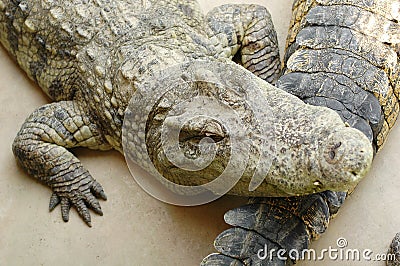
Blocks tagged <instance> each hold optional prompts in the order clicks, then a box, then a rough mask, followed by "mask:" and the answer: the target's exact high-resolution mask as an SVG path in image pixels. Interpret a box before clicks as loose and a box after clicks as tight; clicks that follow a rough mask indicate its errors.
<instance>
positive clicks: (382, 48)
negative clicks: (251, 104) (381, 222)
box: [202, 0, 400, 265]
mask: <svg viewBox="0 0 400 266" xmlns="http://www.w3.org/2000/svg"><path fill="white" fill-rule="evenodd" d="M399 14H400V4H399V1H397V0H383V1H380V0H373V1H358V0H298V1H295V2H294V4H293V15H292V21H291V25H290V29H289V36H288V37H287V49H286V54H285V62H284V63H285V66H284V72H283V75H282V76H281V77H280V78H279V80H278V82H277V86H278V87H279V88H281V89H283V90H285V91H287V92H289V93H292V94H293V95H296V96H298V97H299V98H301V99H302V100H303V101H305V102H307V103H309V104H312V105H318V106H325V107H329V108H331V109H333V110H335V111H336V112H337V113H339V114H340V116H341V117H342V119H343V120H344V121H346V122H347V123H348V124H350V125H351V126H353V127H355V128H358V129H359V130H360V131H362V132H363V133H364V134H365V135H366V136H367V137H368V138H369V139H370V141H371V142H372V144H373V145H374V146H375V147H376V149H377V151H379V149H381V148H382V146H383V144H384V142H385V140H386V137H387V134H388V132H389V130H390V128H391V127H392V126H393V125H394V123H395V121H396V119H397V116H398V112H399V103H398V95H399V94H398V89H399V84H398V80H399V50H398V45H399V42H400V40H399V33H400V31H399V27H400V24H399V18H400V17H399ZM350 192H351V191H350ZM346 196H347V193H346V192H331V191H326V192H322V193H317V194H313V195H306V196H301V197H292V198H255V199H250V200H249V204H248V205H245V206H241V207H239V208H236V209H233V210H230V211H228V212H227V213H226V214H225V221H226V222H227V223H228V224H230V225H232V226H234V228H231V229H228V230H226V231H224V232H222V233H221V234H220V235H219V236H217V238H216V240H215V242H214V246H215V248H216V250H217V251H218V252H219V253H214V254H211V255H209V256H207V257H206V258H205V259H204V260H203V262H202V265H253V264H255V265H292V264H293V263H294V262H295V261H296V260H298V259H299V258H289V254H288V253H287V252H286V253H285V254H283V257H285V256H286V257H287V260H279V259H278V258H277V257H273V258H271V257H269V255H268V254H266V255H267V256H266V257H265V258H264V259H260V258H258V257H257V252H258V250H260V248H263V247H264V245H267V247H268V249H269V250H271V249H273V248H274V249H284V250H286V251H289V250H292V249H295V250H297V251H298V254H301V252H302V250H304V249H306V248H308V247H309V243H310V241H311V240H313V239H316V238H318V236H320V235H321V234H322V233H323V232H324V231H325V230H326V229H327V227H328V224H329V221H330V219H331V218H332V217H333V216H334V215H335V214H336V213H337V211H338V209H339V208H340V206H341V205H342V204H343V202H344V200H345V198H346ZM399 246H400V239H399V234H397V235H396V237H395V238H394V239H393V241H392V244H391V245H390V249H389V251H388V253H390V254H394V257H392V258H391V260H390V261H387V265H399V258H400V249H399ZM262 254H263V255H264V253H262ZM275 255H276V253H275ZM281 255H282V254H281Z"/></svg>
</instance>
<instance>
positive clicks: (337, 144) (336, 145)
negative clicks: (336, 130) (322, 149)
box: [333, 142, 342, 149]
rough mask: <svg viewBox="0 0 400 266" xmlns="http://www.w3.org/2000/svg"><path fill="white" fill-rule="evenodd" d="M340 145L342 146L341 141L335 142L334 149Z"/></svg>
mask: <svg viewBox="0 0 400 266" xmlns="http://www.w3.org/2000/svg"><path fill="white" fill-rule="evenodd" d="M340 146H342V142H339V143H336V144H335V146H333V148H334V149H337V148H339V147H340Z"/></svg>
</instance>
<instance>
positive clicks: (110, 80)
mask: <svg viewBox="0 0 400 266" xmlns="http://www.w3.org/2000/svg"><path fill="white" fill-rule="evenodd" d="M271 25H272V23H271V19H270V15H269V13H268V12H267V10H266V9H265V8H263V7H259V6H255V5H228V6H223V7H221V8H219V9H216V10H214V11H213V12H211V13H210V14H209V15H208V16H206V17H204V16H203V15H202V14H201V12H200V8H199V6H198V4H197V3H196V2H195V1H179V0H175V1H173V0H172V1H134V0H131V1H99V0H96V1H95V0H93V1H89V0H74V1H54V0H42V1H14V0H12V1H6V0H1V1H0V40H1V43H2V45H3V46H4V47H5V49H6V50H7V51H8V52H9V53H10V54H11V56H12V57H13V58H14V59H15V60H16V62H17V63H18V64H19V65H20V67H21V68H22V69H23V70H24V71H25V72H26V73H27V75H28V77H29V78H31V79H32V80H34V81H35V82H36V83H37V84H38V85H39V86H40V87H41V88H42V89H43V91H44V92H45V93H46V94H47V95H48V96H49V97H50V98H51V99H52V100H54V102H53V103H50V104H47V105H44V106H42V107H39V108H38V109H37V110H35V111H34V112H33V113H32V115H31V116H29V117H28V118H27V119H26V121H25V122H24V124H23V125H22V127H21V129H20V131H19V133H18V134H17V136H16V138H15V140H14V143H13V146H12V149H13V152H14V155H15V157H16V159H17V161H18V163H19V164H20V165H21V166H22V168H23V169H24V170H25V171H26V172H27V173H28V174H30V175H31V176H33V177H34V178H36V179H38V180H39V181H41V182H42V183H44V184H46V185H47V186H49V187H50V188H51V189H52V191H53V194H52V195H51V197H50V203H49V209H50V210H53V209H54V208H55V207H56V206H57V205H58V204H60V205H61V214H62V219H63V220H64V221H68V220H69V210H70V208H71V207H74V208H76V210H77V211H78V213H79V215H80V216H81V217H82V218H83V220H84V221H85V222H86V223H87V224H88V225H89V226H91V215H90V212H89V209H92V210H93V211H94V212H95V213H97V214H99V215H102V213H103V212H102V210H101V207H100V203H99V201H98V198H100V199H104V200H105V199H106V194H105V192H104V190H103V188H102V186H101V185H100V183H98V182H97V181H96V180H95V179H94V178H93V177H92V176H91V175H90V173H89V172H88V171H87V170H86V169H85V168H84V167H83V166H82V164H81V162H80V161H79V159H78V158H76V157H75V156H74V155H73V154H72V153H71V151H70V150H69V149H72V148H74V147H87V148H90V149H97V150H110V149H116V150H118V151H120V152H122V150H123V149H122V127H123V124H124V116H125V111H126V109H127V107H128V104H129V102H130V100H131V98H132V97H133V94H134V93H135V91H137V90H138V88H143V86H144V87H145V88H146V86H145V85H146V84H147V83H146V82H148V81H149V80H150V81H151V80H154V79H155V77H156V76H157V73H160V71H161V72H162V70H163V69H167V68H168V67H172V66H176V65H181V68H179V69H180V70H181V71H182V75H181V76H180V77H181V78H184V76H185V75H184V72H185V71H186V70H187V71H189V70H188V69H189V68H190V66H192V65H193V62H194V61H203V62H204V61H205V62H208V63H209V64H211V65H218V64H219V65H220V64H222V65H223V67H217V69H219V71H220V73H211V75H214V76H213V77H212V79H213V82H208V83H207V82H204V79H206V81H207V77H208V75H209V74H210V73H209V72H210V71H208V70H207V69H196V70H195V71H196V73H197V74H198V75H199V76H200V78H202V80H203V81H200V83H196V84H195V86H194V87H191V88H189V92H188V95H186V96H188V97H189V98H190V99H191V98H193V96H194V95H196V93H197V94H199V95H202V96H207V95H208V96H209V97H210V96H213V97H214V98H215V99H216V100H217V101H218V102H222V103H225V105H230V106H233V107H232V108H236V110H237V111H238V113H239V114H240V115H241V117H242V120H241V121H242V122H243V126H248V127H249V128H250V131H251V130H252V131H251V132H253V135H257V132H258V131H257V124H254V122H252V121H253V120H254V112H252V110H250V109H249V107H248V106H247V105H246V101H245V100H246V97H248V95H251V93H257V94H256V95H258V96H259V97H265V98H266V99H267V101H268V107H269V108H268V109H269V110H268V111H271V110H272V112H273V113H275V115H274V117H271V118H269V117H268V115H269V114H270V113H271V112H266V111H265V110H263V109H262V108H261V109H260V108H259V109H257V112H258V115H261V117H265V118H266V119H268V121H269V122H271V123H272V124H273V128H274V130H275V131H273V132H272V133H274V136H275V142H276V143H275V145H276V146H274V147H275V148H276V156H275V157H274V158H273V160H272V165H271V171H270V172H269V173H268V175H267V176H265V177H263V178H265V179H262V180H261V183H260V184H259V186H258V187H257V188H256V189H254V190H252V191H249V184H250V177H251V175H252V172H254V171H255V169H254V167H255V165H254V164H253V162H257V158H258V157H259V156H258V155H259V153H260V151H258V150H257V146H255V145H253V146H252V153H250V155H249V156H250V160H249V161H250V162H251V163H249V165H248V167H247V169H245V171H244V174H243V177H242V179H241V181H239V182H238V184H237V185H236V186H235V187H234V188H233V189H232V191H231V192H232V193H236V194H239V195H245V196H251V195H252V196H288V195H301V194H307V193H314V192H320V191H325V190H329V189H335V190H347V189H351V188H352V187H354V186H355V184H356V183H357V182H358V181H359V180H360V179H361V178H362V177H363V176H364V175H365V173H366V172H367V171H368V169H369V167H370V164H371V161H372V156H373V151H372V148H371V145H370V144H369V141H368V139H367V138H366V137H365V136H364V135H363V134H362V133H361V132H360V131H358V130H356V129H352V128H351V127H348V126H347V125H346V124H345V123H343V122H342V121H341V119H340V116H338V115H337V114H336V112H334V111H332V110H329V109H327V108H324V107H315V106H311V105H307V104H305V103H303V102H302V101H301V100H300V99H298V98H297V97H295V96H293V95H291V94H289V93H287V92H284V91H283V90H281V89H278V88H276V87H274V86H272V85H270V84H269V83H268V82H274V81H275V80H276V79H277V76H278V74H279V53H278V52H277V49H274V47H277V44H276V34H275V31H274V29H273V27H272V26H271ZM231 59H234V60H235V61H237V62H238V63H239V64H241V65H242V66H240V65H239V64H237V63H235V62H234V61H232V60H231ZM243 66H245V67H246V68H247V69H248V70H246V69H245V68H244V67H243ZM188 67H189V68H188ZM252 72H253V73H254V74H257V75H258V76H260V77H261V78H263V79H261V78H259V77H257V76H256V75H254V74H253V73H252ZM231 73H239V74H240V75H239V77H237V78H235V77H234V76H231ZM214 79H217V80H216V81H215V80H214ZM183 81H184V80H183ZM214 81H215V82H214ZM216 83H225V84H227V86H229V90H228V89H225V90H224V89H223V88H215V84H216ZM210 84H211V85H210ZM213 84H214V85H213ZM178 88H179V87H176V88H175V87H174V88H171V90H170V91H169V92H170V93H169V94H168V97H167V96H166V97H165V101H163V99H162V97H161V99H159V101H158V104H156V105H155V107H154V108H153V109H154V110H151V111H152V112H151V115H150V116H149V117H148V118H146V119H147V124H146V132H136V133H135V131H134V130H135V125H133V124H129V125H126V126H127V128H128V129H129V130H132V133H133V134H136V135H137V136H140V135H142V136H143V135H145V137H146V138H145V140H146V143H143V142H137V141H136V139H135V136H132V140H130V138H129V137H128V138H127V139H126V140H127V141H128V144H132V145H133V146H134V147H136V148H138V149H139V148H140V149H141V147H146V148H147V149H148V155H149V156H150V157H151V159H152V160H153V161H152V163H154V165H155V166H157V167H158V169H157V170H158V171H159V172H161V173H166V179H168V178H169V179H170V180H173V181H175V182H177V183H179V184H183V185H198V184H199V183H200V184H201V183H202V182H204V181H210V179H212V178H214V177H213V176H211V175H210V173H216V174H219V173H220V171H221V170H220V168H221V166H222V167H223V166H224V164H225V163H226V160H227V158H229V149H228V148H229V143H228V142H227V141H228V140H229V137H230V136H229V134H228V133H227V131H226V130H225V129H224V125H220V124H219V123H218V122H215V121H210V120H207V119H204V118H203V117H200V118H196V119H194V120H193V121H194V122H193V123H189V124H187V125H184V128H183V131H185V132H184V133H182V138H180V139H179V141H180V144H182V149H183V150H185V151H187V154H194V155H196V154H197V153H198V151H199V149H200V148H199V146H200V145H199V140H201V139H203V138H205V137H208V138H209V139H210V138H211V139H212V140H213V141H214V142H215V143H216V146H218V147H219V148H220V152H219V153H218V154H217V158H216V159H215V161H217V163H215V164H210V167H208V168H206V170H205V171H204V172H203V173H202V174H201V176H200V177H205V178H197V177H199V175H196V173H193V172H189V173H188V171H186V170H185V169H183V168H182V169H180V168H179V169H174V171H169V170H170V169H171V164H170V163H168V162H167V161H166V157H165V156H159V155H160V153H159V152H161V149H160V145H161V139H160V137H157V136H160V134H161V133H160V130H161V129H160V127H159V123H160V121H159V119H160V117H162V118H165V117H166V116H168V110H169V109H171V108H172V107H171V101H172V102H173V100H174V95H179V96H182V94H184V93H181V92H180V91H179V89H178ZM162 96H164V95H162ZM183 96H185V95H183ZM141 107H142V106H137V107H136V109H140V108H141ZM133 108H135V106H133ZM293 110H296V111H297V113H294V112H293ZM134 111H135V110H134V109H133V110H132V109H131V110H130V112H134ZM299 114H301V115H299ZM167 118H168V117H167ZM165 120H167V119H165ZM169 121H170V123H171V124H172V125H171V127H177V126H179V125H176V124H174V122H173V121H174V119H172V120H171V119H170V120H169ZM171 121H172V122H171ZM252 127H253V128H252ZM251 132H250V133H251ZM128 136H129V135H128ZM154 136H156V137H154ZM180 137H181V136H180ZM149 140H151V141H149ZM144 152H147V151H145V149H144ZM141 155H144V154H141ZM307 158H312V159H313V160H307ZM242 159H243V161H245V159H246V158H239V161H241V160H242ZM300 173H302V174H300ZM285 174H287V176H288V177H290V178H292V179H290V178H285ZM190 177H193V178H190ZM204 179H206V180H204Z"/></svg>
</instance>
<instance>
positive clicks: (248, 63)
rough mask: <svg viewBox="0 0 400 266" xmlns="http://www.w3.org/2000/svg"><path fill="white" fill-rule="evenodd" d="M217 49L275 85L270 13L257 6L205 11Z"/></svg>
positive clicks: (278, 65) (277, 60)
mask: <svg viewBox="0 0 400 266" xmlns="http://www.w3.org/2000/svg"><path fill="white" fill-rule="evenodd" d="M207 22H208V25H209V27H210V29H211V31H212V33H210V35H211V36H212V37H211V38H216V39H217V41H216V42H217V43H218V45H222V46H223V47H222V49H218V50H220V51H223V52H224V53H226V55H227V56H228V57H233V60H234V61H235V62H237V63H239V64H241V65H243V66H244V67H245V68H246V69H248V70H250V71H251V72H252V73H254V74H256V75H257V76H259V77H260V78H262V79H264V80H266V81H267V82H269V83H272V84H274V83H275V82H276V81H277V79H278V78H279V73H280V69H281V63H280V57H279V48H278V40H277V36H276V32H275V29H274V26H273V23H272V19H271V15H270V14H269V12H268V10H267V9H266V8H265V7H262V6H257V5H223V6H219V7H216V8H214V9H213V10H211V11H210V12H209V13H208V14H207Z"/></svg>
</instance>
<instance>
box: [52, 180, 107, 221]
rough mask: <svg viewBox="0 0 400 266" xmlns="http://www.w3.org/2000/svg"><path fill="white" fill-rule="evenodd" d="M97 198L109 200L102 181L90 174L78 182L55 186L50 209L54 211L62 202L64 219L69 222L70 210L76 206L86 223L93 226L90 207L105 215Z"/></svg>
mask: <svg viewBox="0 0 400 266" xmlns="http://www.w3.org/2000/svg"><path fill="white" fill-rule="evenodd" d="M85 181H86V182H85ZM97 198H101V199H103V200H107V196H106V194H105V193H104V190H103V187H102V186H101V185H100V183H98V182H97V181H96V180H94V179H93V178H92V177H91V176H88V177H86V178H85V179H84V180H81V181H80V182H79V183H77V184H67V185H60V186H54V187H53V194H52V195H51V197H50V203H49V210H50V211H52V210H53V209H54V208H55V207H56V206H57V205H58V204H59V203H60V205H61V215H62V219H63V220H64V222H68V220H69V210H70V209H71V207H75V208H76V210H77V211H78V213H79V215H80V216H81V217H82V219H83V220H84V221H85V223H86V224H87V225H88V226H89V227H91V226H92V224H91V218H90V213H89V209H88V208H90V209H92V210H93V211H94V212H95V213H97V214H99V215H101V216H102V215H103V211H102V210H101V206H100V203H99V201H98V199H97Z"/></svg>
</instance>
